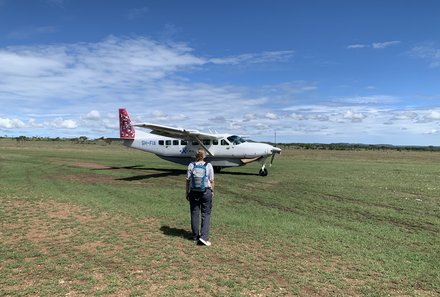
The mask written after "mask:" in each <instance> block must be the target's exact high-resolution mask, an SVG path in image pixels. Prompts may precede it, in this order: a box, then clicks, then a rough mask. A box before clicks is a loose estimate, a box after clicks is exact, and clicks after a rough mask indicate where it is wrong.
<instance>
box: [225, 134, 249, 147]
mask: <svg viewBox="0 0 440 297" xmlns="http://www.w3.org/2000/svg"><path fill="white" fill-rule="evenodd" d="M228 140H229V142H231V143H232V144H235V145H238V144H240V143H243V142H246V140H244V139H243V138H241V137H240V136H237V135H232V136H229V137H228Z"/></svg>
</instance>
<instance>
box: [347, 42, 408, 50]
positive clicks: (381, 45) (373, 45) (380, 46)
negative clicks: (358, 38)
mask: <svg viewBox="0 0 440 297" xmlns="http://www.w3.org/2000/svg"><path fill="white" fill-rule="evenodd" d="M399 43H400V41H398V40H393V41H385V42H373V43H370V44H360V43H356V44H350V45H348V46H347V48H348V49H359V48H373V49H384V48H387V47H390V46H392V45H397V44H399Z"/></svg>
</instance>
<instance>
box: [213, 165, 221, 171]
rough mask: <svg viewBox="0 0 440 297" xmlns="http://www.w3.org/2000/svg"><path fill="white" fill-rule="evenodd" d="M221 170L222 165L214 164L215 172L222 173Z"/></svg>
mask: <svg viewBox="0 0 440 297" xmlns="http://www.w3.org/2000/svg"><path fill="white" fill-rule="evenodd" d="M221 170H222V167H220V166H214V173H220V171H221Z"/></svg>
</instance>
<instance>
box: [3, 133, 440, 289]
mask: <svg viewBox="0 0 440 297" xmlns="http://www.w3.org/2000/svg"><path fill="white" fill-rule="evenodd" d="M439 161H440V153H433V152H405V151H402V152H398V151H323V150H320V151H304V150H285V151H283V154H282V155H281V156H279V157H278V158H277V159H276V160H275V163H274V166H273V167H272V168H269V175H268V176H267V177H264V178H262V177H259V176H258V175H257V172H258V169H259V168H258V164H250V165H248V166H245V167H241V168H235V169H226V170H224V171H223V173H221V174H218V175H216V197H215V198H214V199H215V200H214V206H213V214H212V226H211V241H212V242H213V245H212V246H211V247H210V248H206V247H200V246H195V245H193V243H192V241H191V240H190V239H189V238H190V227H189V209H188V205H187V202H186V200H185V197H184V187H185V181H184V178H185V167H184V166H179V165H175V164H172V163H168V162H165V161H162V160H161V159H159V158H157V157H156V156H154V155H151V154H146V153H143V152H139V151H135V150H130V149H127V148H124V147H121V146H119V145H117V144H112V145H104V144H88V145H80V144H69V143H48V142H29V143H16V142H12V141H7V140H2V141H0V202H1V204H0V205H1V206H0V221H1V229H0V231H1V233H0V237H1V239H2V240H1V242H0V295H2V296H3V295H5V296H66V295H67V296H194V295H196V296H438V295H439V294H440V236H439V234H440V191H439V188H440V186H439V184H438V180H439V177H440V169H439V167H438V163H439Z"/></svg>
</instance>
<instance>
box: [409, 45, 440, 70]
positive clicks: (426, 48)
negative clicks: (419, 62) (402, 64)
mask: <svg viewBox="0 0 440 297" xmlns="http://www.w3.org/2000/svg"><path fill="white" fill-rule="evenodd" d="M408 54H409V55H410V56H413V57H416V58H420V59H423V60H426V61H428V62H429V66H430V67H431V68H437V67H440V48H439V47H436V46H435V45H434V44H426V45H420V46H416V47H413V48H412V49H411V50H410V51H409V52H408Z"/></svg>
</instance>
